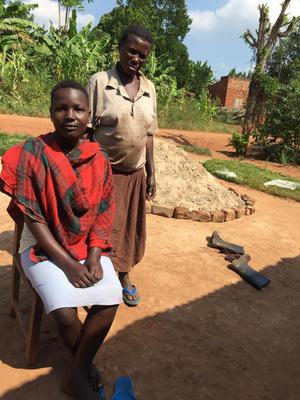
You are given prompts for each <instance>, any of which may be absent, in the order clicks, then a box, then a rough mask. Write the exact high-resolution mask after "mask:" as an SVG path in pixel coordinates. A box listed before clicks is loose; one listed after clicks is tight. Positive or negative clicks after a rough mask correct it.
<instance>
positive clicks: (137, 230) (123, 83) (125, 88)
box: [88, 25, 157, 306]
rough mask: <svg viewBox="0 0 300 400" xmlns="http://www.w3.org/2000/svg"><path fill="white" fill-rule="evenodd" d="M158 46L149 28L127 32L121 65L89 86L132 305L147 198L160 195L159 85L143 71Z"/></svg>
mask: <svg viewBox="0 0 300 400" xmlns="http://www.w3.org/2000/svg"><path fill="white" fill-rule="evenodd" d="M152 41H153V39H152V36H151V34H150V33H149V32H148V31H147V30H146V29H145V28H144V27H142V26H137V25H132V26H129V27H127V28H126V29H125V31H124V32H123V34H122V36H121V39H120V42H119V62H118V63H117V65H116V66H114V67H113V68H112V69H110V70H108V71H102V72H98V73H96V74H95V75H93V76H92V77H91V79H90V81H89V84H88V92H89V99H90V110H91V119H90V121H91V126H92V128H93V129H94V137H95V139H96V140H97V141H98V142H99V143H100V145H101V146H102V147H103V148H104V149H105V150H106V151H107V152H108V155H109V159H110V162H111V165H112V169H113V176H114V180H115V186H116V216H115V220H114V225H113V230H112V236H111V240H112V244H113V248H114V253H113V256H112V260H113V263H114V266H115V268H116V270H117V271H118V272H119V279H120V282H121V285H122V287H123V300H124V302H125V303H126V304H127V305H128V306H135V305H137V304H138V303H139V301H140V296H139V294H138V292H137V289H136V287H135V286H134V285H133V284H132V283H131V281H130V279H129V274H128V272H129V271H130V269H131V268H132V267H133V266H134V265H136V264H137V263H138V262H139V261H140V260H141V259H142V257H143V255H144V251H145V241H146V198H147V199H148V200H151V199H153V198H154V196H155V191H156V184H155V173H154V162H153V135H154V134H155V133H156V131H157V112H156V92H155V87H154V85H153V83H152V82H151V81H150V80H148V79H147V78H146V77H145V76H144V75H143V74H142V73H141V72H140V70H141V68H142V66H143V65H144V63H145V61H146V59H147V57H148V55H149V53H150V50H151V45H152ZM145 172H146V176H145Z"/></svg>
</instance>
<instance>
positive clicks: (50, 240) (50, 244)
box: [25, 217, 97, 288]
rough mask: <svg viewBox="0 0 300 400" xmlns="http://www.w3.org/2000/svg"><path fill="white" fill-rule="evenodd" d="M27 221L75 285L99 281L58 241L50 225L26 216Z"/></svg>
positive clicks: (40, 243) (41, 243) (86, 285)
mask: <svg viewBox="0 0 300 400" xmlns="http://www.w3.org/2000/svg"><path fill="white" fill-rule="evenodd" d="M25 223H26V224H27V226H28V228H29V230H30V232H31V233H32V234H33V236H34V237H35V239H36V240H37V242H38V244H39V245H40V246H41V248H42V249H43V250H44V251H45V253H47V254H48V255H49V256H50V257H51V259H52V260H53V261H54V262H55V264H56V265H57V266H59V268H61V269H62V270H63V271H64V273H65V274H66V276H67V278H68V279H69V281H70V282H71V283H72V285H73V286H75V287H77V288H78V287H81V288H86V287H88V286H92V285H94V284H95V283H96V282H97V279H96V278H95V277H94V276H93V275H92V274H91V273H90V272H89V271H88V269H87V267H86V266H85V265H83V264H80V263H79V262H78V261H76V260H74V259H73V258H72V257H71V256H70V255H69V254H68V253H67V252H66V251H65V249H64V248H63V247H62V246H61V245H60V244H59V243H58V242H57V240H56V239H55V238H54V236H53V235H52V233H51V231H50V229H49V227H48V225H46V224H42V223H40V222H36V221H33V220H32V219H30V218H28V217H26V219H25Z"/></svg>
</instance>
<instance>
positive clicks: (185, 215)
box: [173, 207, 191, 219]
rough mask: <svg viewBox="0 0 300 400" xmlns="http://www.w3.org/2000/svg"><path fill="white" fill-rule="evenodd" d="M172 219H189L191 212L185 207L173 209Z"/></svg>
mask: <svg viewBox="0 0 300 400" xmlns="http://www.w3.org/2000/svg"><path fill="white" fill-rule="evenodd" d="M173 217H174V218H178V219H190V218H191V212H190V210H189V209H188V208H186V207H175V208H174V214H173Z"/></svg>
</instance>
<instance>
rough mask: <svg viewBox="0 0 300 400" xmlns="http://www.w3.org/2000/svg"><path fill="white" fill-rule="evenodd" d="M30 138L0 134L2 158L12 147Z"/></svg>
mask: <svg viewBox="0 0 300 400" xmlns="http://www.w3.org/2000/svg"><path fill="white" fill-rule="evenodd" d="M27 138H29V136H28V135H19V134H15V135H12V134H7V133H2V132H1V133H0V156H3V154H4V153H5V152H6V151H7V150H8V149H9V148H10V147H11V146H14V145H15V144H17V143H19V142H22V141H23V140H26V139H27Z"/></svg>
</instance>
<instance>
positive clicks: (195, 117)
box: [158, 102, 241, 133]
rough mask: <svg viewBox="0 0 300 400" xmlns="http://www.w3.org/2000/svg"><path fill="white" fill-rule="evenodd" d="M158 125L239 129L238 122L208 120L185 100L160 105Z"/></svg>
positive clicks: (214, 130) (162, 126) (185, 128)
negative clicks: (183, 102)
mask: <svg viewBox="0 0 300 400" xmlns="http://www.w3.org/2000/svg"><path fill="white" fill-rule="evenodd" d="M158 125H159V127H160V128H166V129H184V130H189V131H203V132H220V133H232V132H233V131H240V130H241V126H240V125H239V124H232V123H225V122H221V121H218V120H217V118H216V119H212V120H209V119H208V118H207V117H205V116H204V115H203V114H202V113H201V112H199V111H197V110H196V109H195V108H193V107H192V105H191V104H189V103H188V102H186V103H185V104H184V105H183V106H179V105H172V106H169V107H164V105H162V104H161V105H160V107H159V113H158Z"/></svg>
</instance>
